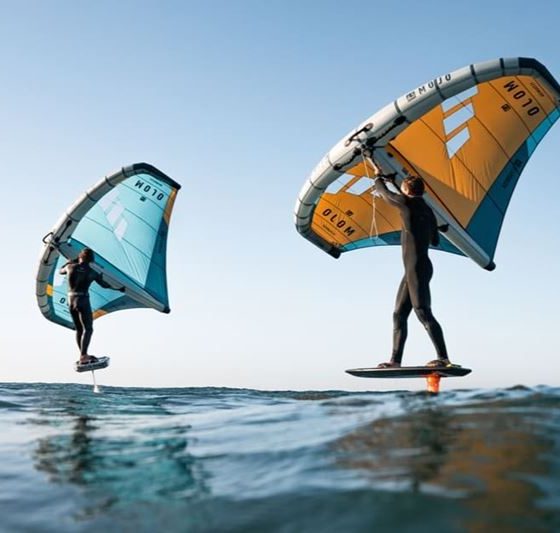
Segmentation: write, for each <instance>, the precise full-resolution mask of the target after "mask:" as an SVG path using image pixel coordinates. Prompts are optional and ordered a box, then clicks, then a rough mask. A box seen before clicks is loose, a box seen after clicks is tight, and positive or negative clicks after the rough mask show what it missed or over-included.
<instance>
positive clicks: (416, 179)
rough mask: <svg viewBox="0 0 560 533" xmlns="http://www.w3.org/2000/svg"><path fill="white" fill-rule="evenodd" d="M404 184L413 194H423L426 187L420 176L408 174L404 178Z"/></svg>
mask: <svg viewBox="0 0 560 533" xmlns="http://www.w3.org/2000/svg"><path fill="white" fill-rule="evenodd" d="M403 185H404V186H405V187H406V189H407V191H408V193H409V194H410V195H411V196H422V195H423V194H424V191H425V189H426V187H425V185H424V180H423V179H422V178H421V177H420V176H408V177H407V178H405V179H404V180H403Z"/></svg>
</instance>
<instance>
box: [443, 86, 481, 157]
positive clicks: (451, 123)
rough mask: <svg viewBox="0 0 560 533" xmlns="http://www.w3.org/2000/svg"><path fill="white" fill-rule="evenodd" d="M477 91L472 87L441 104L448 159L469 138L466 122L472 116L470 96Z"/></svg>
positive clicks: (472, 109) (472, 107) (472, 108)
mask: <svg viewBox="0 0 560 533" xmlns="http://www.w3.org/2000/svg"><path fill="white" fill-rule="evenodd" d="M477 92H478V90H477V88H476V87H473V88H472V89H468V90H466V91H463V92H462V93H459V94H458V95H457V96H455V97H453V98H450V99H449V100H446V101H445V102H443V103H442V104H441V108H442V110H443V130H444V132H445V146H446V148H447V155H448V157H449V159H451V158H452V157H453V156H454V155H455V154H456V153H457V152H458V151H459V150H460V149H461V148H462V147H463V146H464V145H465V144H466V143H467V141H468V140H469V139H470V138H471V134H470V131H469V125H468V122H469V120H470V119H471V118H472V117H474V106H473V102H472V98H473V96H474V95H475V94H477Z"/></svg>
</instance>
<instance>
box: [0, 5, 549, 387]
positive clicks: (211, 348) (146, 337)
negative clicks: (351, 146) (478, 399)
mask: <svg viewBox="0 0 560 533" xmlns="http://www.w3.org/2000/svg"><path fill="white" fill-rule="evenodd" d="M559 20H560V4H558V2H555V1H553V0H550V1H542V0H541V1H535V2H520V1H492V2H488V1H484V2H482V1H471V2H457V3H455V2H443V1H442V2H435V1H423V2H412V1H402V2H368V3H362V4H349V3H343V2H339V1H286V0H282V1H248V0H245V1H242V0H239V1H234V0H230V1H207V2H189V1H183V2H169V1H168V2H155V1H154V2H143V1H119V2H113V1H110V2H109V1H96V2H70V1H69V2H59V1H49V2H47V1H37V2H29V1H25V2H19V1H17V2H16V1H14V2H6V1H2V2H0V50H1V52H0V69H1V70H0V72H1V75H2V83H1V84H0V98H1V105H0V110H1V111H0V119H1V120H0V135H1V137H0V161H1V163H2V166H3V172H2V178H1V179H2V194H3V197H4V202H3V209H2V210H1V212H0V221H1V227H2V233H3V239H2V241H3V246H2V249H3V252H2V254H3V256H2V257H3V261H2V264H3V267H2V269H3V271H2V274H3V279H4V283H3V290H2V296H3V301H4V305H3V309H2V319H1V321H0V358H1V359H0V361H1V366H0V381H62V382H68V381H83V382H85V383H88V382H89V379H90V378H89V376H87V375H86V376H83V375H77V374H75V373H74V371H73V369H72V363H73V361H74V360H75V358H76V349H75V345H74V339H73V334H72V332H70V331H69V330H66V329H64V328H61V327H59V326H57V325H55V324H52V323H51V322H48V321H47V320H45V319H44V318H43V317H42V315H41V314H40V312H39V310H38V307H37V305H36V301H35V294H34V291H35V273H36V268H37V262H38V258H39V254H40V251H41V246H42V245H41V238H42V237H43V235H45V234H46V233H47V232H48V231H49V230H50V229H51V227H52V225H53V224H54V223H55V222H56V220H57V219H58V217H59V216H60V215H61V214H62V212H63V211H64V210H65V209H66V208H67V207H68V205H70V204H71V203H72V202H73V201H74V200H75V199H76V198H77V197H78V196H79V195H80V194H81V193H82V192H83V191H84V190H85V189H87V188H89V187H90V186H91V185H92V184H93V183H95V182H96V181H97V180H99V179H100V178H101V177H102V176H103V175H105V174H107V173H109V172H111V171H113V170H114V169H117V168H119V167H121V166H124V165H127V164H130V163H135V162H140V161H146V162H148V163H151V164H153V165H155V166H157V167H158V168H160V169H161V170H162V171H163V172H165V173H167V174H169V175H170V176H172V177H173V178H174V179H176V180H177V181H179V182H180V183H182V185H183V189H182V190H181V193H180V196H179V198H178V201H177V203H176V207H175V212H174V215H173V218H172V224H171V230H170V237H169V249H168V257H169V268H168V275H169V290H170V299H171V308H172V312H171V314H170V315H162V314H159V313H157V312H155V311H151V310H135V311H128V312H122V313H116V314H114V315H111V316H109V317H105V318H102V319H100V320H98V321H96V323H95V334H94V339H93V343H92V350H91V351H92V353H96V354H99V355H110V356H111V357H112V366H111V368H110V369H109V370H108V371H103V373H99V374H98V376H99V379H100V381H102V382H103V383H107V384H112V385H142V386H167V385H168V386H206V385H213V386H233V387H252V388H261V389H288V388H293V389H302V388H309V389H327V388H340V389H359V390H365V389H368V388H371V389H373V388H377V389H379V388H384V389H386V388H394V387H406V388H411V389H412V388H416V387H419V388H423V387H424V385H423V383H420V382H418V381H409V380H407V381H404V382H398V383H385V382H383V383H380V382H374V381H367V380H360V379H358V378H352V377H350V376H346V375H345V374H344V372H343V370H344V369H346V368H351V367H357V366H371V365H374V364H376V363H377V362H379V361H381V360H384V359H386V358H387V357H388V354H389V352H390V348H391V329H392V324H391V320H392V309H393V303H394V296H395V292H396V289H397V286H398V282H399V280H400V277H401V275H402V265H401V259H400V250H399V249H398V248H383V249H367V250H362V251H359V252H354V253H349V254H345V255H344V256H343V257H342V258H341V259H339V260H338V261H337V260H334V259H332V258H330V257H329V256H327V255H326V254H325V253H323V252H321V251H320V250H319V249H318V248H316V247H314V246H313V245H312V244H310V243H309V242H308V241H306V240H305V239H303V238H302V237H300V236H299V235H298V234H297V232H296V231H295V229H294V226H293V220H292V213H293V207H294V204H295V200H296V196H297V194H298V192H299V190H300V188H301V186H302V185H303V183H304V181H305V179H306V177H307V176H308V174H309V172H310V171H311V170H312V168H313V167H314V166H315V164H316V163H317V162H318V161H319V159H320V158H321V157H322V156H323V155H324V153H325V152H326V151H327V150H329V149H330V148H331V146H332V145H333V144H334V143H336V142H337V141H338V140H339V139H340V138H341V137H342V136H343V135H344V134H346V133H347V131H349V130H350V129H351V128H352V127H354V126H356V125H357V124H358V123H359V122H361V121H362V120H364V119H365V118H367V117H368V116H369V115H371V114H372V113H373V112H375V111H376V110H378V109H379V108H381V107H382V106H384V105H385V104H387V103H388V102H390V101H391V100H393V99H394V98H396V97H398V96H400V95H402V94H403V93H405V92H407V91H409V90H411V89H413V88H415V87H416V86H417V85H419V84H421V83H423V82H425V81H427V80H428V79H430V78H433V77H435V76H437V75H440V74H444V73H446V72H449V71H451V70H455V69H457V68H460V67H462V66H465V65H467V64H469V63H473V62H478V61H483V60H486V59H494V58H497V57H511V56H525V57H535V58H537V59H538V60H539V61H541V62H542V63H544V64H545V65H546V66H547V67H548V68H549V70H550V71H551V72H552V73H553V74H554V75H555V76H556V77H557V78H560V54H559V47H558V21H559ZM559 143H560V126H558V125H556V126H555V127H554V128H553V129H552V131H551V132H550V133H549V134H548V136H547V137H546V138H545V139H544V141H543V142H542V143H541V145H540V146H539V148H538V149H537V151H536V153H535V154H534V156H533V158H532V159H531V161H530V162H529V164H528V166H527V167H526V169H525V171H524V174H523V176H522V178H521V180H520V183H519V185H518V188H517V191H516V193H515V195H514V197H513V200H512V202H511V204H510V208H509V212H508V215H507V217H506V220H505V223H504V226H503V228H502V234H501V239H500V242H499V244H498V249H497V253H496V257H495V261H496V264H497V269H496V270H495V271H494V272H491V273H489V272H486V271H484V270H482V269H480V267H478V266H476V265H475V264H474V263H473V262H471V261H469V260H467V259H463V258H459V257H456V256H451V255H447V254H443V253H434V254H432V260H433V262H434V265H435V276H434V280H433V282H432V294H433V308H434V313H435V314H436V316H437V317H438V319H439V320H440V322H441V323H442V325H443V327H444V331H445V335H446V339H447V344H448V346H449V350H450V354H451V356H452V359H454V360H456V361H457V362H459V363H461V364H463V365H465V366H469V367H472V368H473V369H474V372H473V374H472V375H471V376H470V377H467V378H463V379H458V380H448V381H447V382H445V387H446V388H452V387H461V386H465V387H494V386H509V385H515V384H526V385H535V384H539V383H544V384H549V385H559V384H560V360H559V358H558V352H559V349H558V331H559V325H558V323H559V321H558V318H559V311H558V302H559V300H560V289H559V284H558V273H559V266H560V254H559V248H560V246H559V245H560V238H559V236H558V226H557V222H558V220H557V216H558V204H557V195H558V193H557V189H558V185H557V183H558V179H559V175H560V174H559V170H558V163H557V161H558V159H557V154H558V147H559V145H560V144H559ZM432 357H433V349H432V346H431V344H430V342H429V340H428V338H427V335H426V333H425V332H424V330H423V329H422V328H421V326H420V325H419V324H418V323H417V321H416V319H415V318H414V317H413V316H412V317H411V319H410V335H409V341H408V344H407V350H406V352H405V363H408V364H420V363H423V362H425V361H426V360H428V359H431V358H432Z"/></svg>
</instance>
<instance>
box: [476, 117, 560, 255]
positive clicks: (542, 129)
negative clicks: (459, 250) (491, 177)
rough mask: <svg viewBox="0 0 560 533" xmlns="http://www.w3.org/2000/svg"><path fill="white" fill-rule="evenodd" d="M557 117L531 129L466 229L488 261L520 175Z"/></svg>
mask: <svg viewBox="0 0 560 533" xmlns="http://www.w3.org/2000/svg"><path fill="white" fill-rule="evenodd" d="M559 116H560V113H559V111H558V109H555V110H554V111H553V112H552V113H551V114H550V115H549V116H548V117H546V118H545V119H544V120H543V122H541V124H540V125H539V126H538V128H536V129H535V131H534V132H533V134H532V136H531V137H529V138H528V139H527V140H526V141H525V142H524V143H523V144H522V145H521V146H520V147H519V149H518V150H517V152H516V153H515V154H514V156H513V157H512V158H511V159H510V160H509V162H508V163H507V164H506V166H505V167H504V169H503V170H502V171H501V172H500V174H499V175H498V177H497V178H496V181H495V182H494V184H493V185H492V187H491V188H490V190H489V191H488V194H487V195H486V198H485V199H484V200H483V201H482V202H481V204H480V206H479V207H478V209H477V210H476V212H475V214H474V215H473V217H472V218H471V220H470V222H469V224H468V226H467V228H466V230H467V232H468V233H469V235H471V237H472V238H473V239H474V240H475V241H476V242H477V243H478V245H479V246H480V247H481V248H482V249H483V250H484V251H485V252H486V253H487V254H488V255H489V256H490V258H491V259H493V258H494V253H495V251H496V245H497V242H498V237H499V235H500V230H501V228H502V223H503V219H504V216H505V213H506V210H507V207H508V205H509V202H510V200H511V197H512V195H513V191H514V189H515V186H516V185H517V182H518V180H519V177H520V176H521V172H522V171H523V168H525V165H526V164H527V162H528V161H529V158H530V157H531V155H532V153H533V152H534V151H535V148H536V147H537V146H538V144H539V143H540V142H541V140H542V139H543V137H544V136H545V135H546V133H547V132H548V131H549V130H550V128H551V127H552V126H553V124H554V123H555V122H556V120H558V118H559Z"/></svg>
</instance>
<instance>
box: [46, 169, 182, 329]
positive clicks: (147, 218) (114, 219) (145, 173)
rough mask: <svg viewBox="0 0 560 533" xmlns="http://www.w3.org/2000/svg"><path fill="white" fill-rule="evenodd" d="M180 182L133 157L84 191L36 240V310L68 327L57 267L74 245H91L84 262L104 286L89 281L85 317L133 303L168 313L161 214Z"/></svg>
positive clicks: (165, 219)
mask: <svg viewBox="0 0 560 533" xmlns="http://www.w3.org/2000/svg"><path fill="white" fill-rule="evenodd" d="M180 188H181V186H180V185H179V184H178V183H177V182H175V181H174V180H172V179H171V178H170V177H168V176H166V175H165V174H164V173H163V172H161V171H159V170H158V169H157V168H155V167H153V166H151V165H148V164H147V163H138V164H135V165H131V166H128V167H125V168H123V169H121V170H120V171H118V172H115V173H114V174H111V175H110V176H107V177H105V178H103V179H102V180H101V181H100V182H98V183H97V184H95V185H94V186H93V187H92V188H91V189H89V190H88V191H86V192H85V193H84V194H83V195H82V196H81V197H80V198H79V199H78V200H77V201H76V202H75V203H74V204H73V205H72V206H71V207H70V208H69V209H68V210H67V211H66V213H64V215H62V217H61V218H60V220H59V221H58V222H57V223H56V225H55V226H54V228H53V229H52V231H51V232H50V233H49V234H48V235H47V236H46V237H45V238H44V239H43V242H44V243H45V247H44V249H43V252H42V255H41V260H40V262H39V269H38V272H37V287H36V291H37V292H36V293H37V302H38V304H39V308H40V309H41V312H42V313H43V315H44V316H45V317H46V318H48V319H49V320H52V321H53V322H56V323H57V324H60V325H62V326H66V327H68V328H71V329H74V325H73V323H72V318H71V316H70V313H69V311H68V303H67V292H68V286H67V282H66V276H62V275H60V273H59V270H60V267H61V266H62V265H63V264H64V263H66V262H67V261H68V260H69V259H75V258H76V257H77V256H78V254H79V252H80V251H81V250H82V249H83V248H85V247H88V248H91V249H93V251H94V252H95V263H94V264H92V267H93V268H94V269H95V270H97V271H98V272H100V273H101V274H102V275H103V279H104V280H105V281H106V282H108V283H109V284H110V285H111V286H112V287H115V288H120V287H124V288H125V291H124V293H121V292H116V291H113V290H110V289H104V288H102V287H100V286H99V285H97V284H96V283H94V284H93V285H92V286H91V288H90V301H91V307H92V311H93V317H94V319H95V318H99V317H100V316H103V315H106V314H108V313H112V312H114V311H120V310H123V309H133V308H142V307H144V308H152V309H156V310H158V311H161V312H163V313H168V312H169V298H168V294H167V274H166V252H167V233H168V228H169V220H170V217H171V212H172V210H173V204H174V202H175V198H176V196H177V192H178V191H179V189H180Z"/></svg>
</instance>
